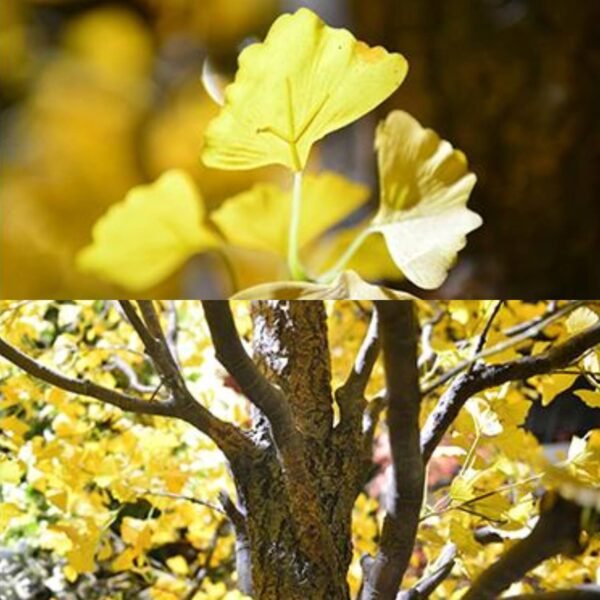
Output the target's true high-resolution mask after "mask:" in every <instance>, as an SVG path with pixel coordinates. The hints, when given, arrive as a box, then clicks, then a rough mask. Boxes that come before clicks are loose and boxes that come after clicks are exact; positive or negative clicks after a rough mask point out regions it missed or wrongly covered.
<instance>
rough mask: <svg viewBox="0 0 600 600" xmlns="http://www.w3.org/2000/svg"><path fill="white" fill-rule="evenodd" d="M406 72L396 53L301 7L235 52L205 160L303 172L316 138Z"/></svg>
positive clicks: (359, 111) (371, 102) (385, 92)
mask: <svg viewBox="0 0 600 600" xmlns="http://www.w3.org/2000/svg"><path fill="white" fill-rule="evenodd" d="M407 70H408V66H407V63H406V60H405V59H404V57H402V56H401V55H400V54H391V53H388V52H387V51H386V50H384V49H383V48H381V47H375V48H370V47H369V46H367V45H366V44H364V43H363V42H359V41H357V40H356V39H355V38H354V36H353V35H352V34H351V33H350V32H349V31H346V30H345V29H334V28H331V27H328V26H326V25H325V23H323V21H321V19H320V18H319V17H318V16H317V15H316V14H315V13H313V12H312V11H310V10H308V9H306V8H301V9H300V10H298V11H297V12H296V13H294V14H293V15H290V14H286V15H282V16H281V17H279V18H278V19H277V20H276V21H275V23H273V25H272V27H271V29H270V31H269V33H268V35H267V37H266V39H265V41H264V42H263V43H260V44H252V45H251V46H248V47H247V48H246V49H245V50H244V51H243V52H242V53H241V54H240V57H239V69H238V72H237V74H236V77H235V80H234V82H233V84H231V85H230V86H228V87H227V89H226V91H225V105H224V107H223V109H222V110H221V113H220V114H219V116H218V117H217V118H216V119H215V120H213V121H212V122H211V123H210V125H209V127H208V129H207V131H206V141H205V148H204V152H203V160H204V162H205V164H206V165H208V166H210V167H217V168H221V169H252V168H256V167H260V166H263V165H269V164H282V165H284V166H287V167H289V168H290V169H292V170H294V171H300V170H302V169H303V168H304V166H305V165H306V161H307V158H308V155H309V152H310V149H311V147H312V145H313V144H314V143H315V142H316V141H318V140H320V139H321V138H323V137H324V136H325V135H327V134H328V133H331V132H332V131H335V130H336V129H340V128H341V127H344V126H345V125H348V124H349V123H351V122H352V121H355V120H356V119H358V118H360V117H361V116H363V115H365V114H366V113H368V112H369V111H371V110H372V109H373V108H375V107H376V106H377V105H378V104H380V103H381V102H383V101H384V100H385V99H386V98H387V97H388V96H390V95H391V94H392V93H393V92H394V91H395V90H396V89H397V88H398V86H399V85H400V84H401V83H402V81H403V80H404V77H405V76H406V72H407Z"/></svg>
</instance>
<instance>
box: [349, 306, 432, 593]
mask: <svg viewBox="0 0 600 600" xmlns="http://www.w3.org/2000/svg"><path fill="white" fill-rule="evenodd" d="M376 310H377V311H378V313H379V319H380V332H381V337H382V347H383V360H384V367H385V377H386V386H387V400H388V408H387V425H388V432H389V437H390V449H391V454H392V466H391V469H392V478H391V482H390V486H389V490H387V491H386V495H387V500H388V502H387V504H388V506H387V511H386V515H385V518H384V521H383V527H382V532H381V541H380V545H379V550H378V552H377V554H376V556H375V558H374V559H372V560H366V561H363V565H364V567H363V568H364V581H363V587H362V590H361V594H360V599H361V600H375V599H377V600H393V599H394V598H395V597H396V595H397V593H398V588H399V587H400V583H401V581H402V577H403V575H404V573H405V571H406V568H407V567H408V563H409V560H410V556H411V554H412V551H413V548H414V542H415V537H416V534H417V527H418V524H419V512H420V510H421V504H422V501H423V488H424V481H425V471H424V468H423V461H422V457H421V450H420V446H419V408H420V401H421V393H420V390H419V372H418V367H417V339H418V323H417V319H416V315H415V307H414V304H413V303H412V302H378V303H377V304H376Z"/></svg>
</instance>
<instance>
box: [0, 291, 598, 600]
mask: <svg viewBox="0 0 600 600" xmlns="http://www.w3.org/2000/svg"><path fill="white" fill-rule="evenodd" d="M326 306H327V312H328V325H329V340H330V344H331V351H332V383H333V385H334V387H337V386H339V385H340V384H341V383H342V382H343V381H344V380H345V378H346V377H347V375H348V373H349V372H350V370H351V369H352V367H353V364H352V361H353V358H354V356H355V354H356V351H357V349H358V347H359V346H360V343H361V341H362V338H363V336H364V333H365V331H366V328H367V324H368V320H369V319H368V314H367V312H368V309H369V306H368V305H367V304H366V303H360V302H356V301H349V300H347V301H343V302H336V303H334V302H328V303H327V305H326ZM494 306H495V303H492V302H489V301H469V302H463V301H452V302H437V303H431V304H430V305H425V304H424V303H420V304H419V311H420V317H421V321H422V325H423V332H424V337H423V351H424V353H425V354H426V353H427V345H428V344H429V346H430V347H431V348H430V350H431V351H432V352H433V354H431V355H430V356H429V358H428V360H426V361H424V362H423V364H422V365H421V367H422V381H423V383H424V385H426V384H427V383H428V382H431V381H432V380H434V378H435V377H437V376H439V375H440V374H441V373H443V372H445V371H446V370H447V369H451V368H453V367H456V365H458V364H460V363H462V362H463V361H464V360H468V359H470V358H471V357H472V355H473V352H474V350H475V348H476V347H477V344H478V338H479V335H480V334H481V332H482V329H483V327H484V325H485V323H486V322H487V320H488V319H489V318H490V315H491V312H492V309H493V308H494ZM569 306H570V305H568V304H567V303H566V302H559V303H556V305H555V306H553V307H550V306H549V303H545V302H536V303H528V302H519V301H509V302H505V303H503V305H502V306H501V307H500V309H499V311H498V312H497V314H496V317H495V319H494V321H493V322H492V324H491V327H490V329H489V332H488V336H487V340H486V343H485V345H484V347H483V351H484V352H485V351H486V350H488V351H489V350H490V349H494V348H496V347H500V348H501V349H500V350H499V351H498V353H497V354H490V355H487V356H486V357H485V360H486V361H493V360H500V359H501V360H503V361H504V360H512V359H514V358H518V357H519V356H521V355H522V354H525V355H526V354H529V353H531V352H533V353H537V352H539V351H543V350H544V349H546V348H547V347H549V346H548V344H552V343H556V342H558V341H562V340H564V339H566V338H567V337H570V336H572V335H573V334H575V333H577V332H579V331H581V330H583V329H586V328H587V327H589V326H591V325H592V324H594V323H595V322H596V319H597V316H596V314H595V312H594V309H593V306H592V307H581V306H580V307H579V308H575V309H572V310H571V309H569V310H568V311H567V310H566V309H567V308H569ZM233 307H234V310H235V312H236V319H237V322H238V324H239V325H240V330H241V332H242V334H246V333H247V332H248V329H249V326H250V321H249V318H248V306H247V304H246V303H242V302H239V303H233ZM557 310H558V311H561V310H564V311H565V312H564V313H563V314H562V316H561V317H560V318H559V319H557V320H555V321H551V322H549V323H548V324H547V325H544V326H543V327H542V331H543V334H544V335H543V337H541V339H544V340H545V341H544V342H539V341H531V340H530V341H525V340H523V341H520V342H519V341H517V342H515V343H514V345H513V346H510V347H509V346H507V342H511V343H513V342H514V338H515V334H514V333H512V332H513V331H514V330H515V327H517V328H518V327H519V326H522V324H523V323H524V322H532V323H535V322H537V320H538V319H540V318H544V319H546V318H548V317H547V315H548V314H550V313H551V312H552V311H557ZM177 312H178V317H179V323H180V330H179V336H178V354H179V358H180V360H181V363H182V365H183V369H184V373H185V375H186V377H187V379H188V383H189V385H190V388H191V389H192V391H193V393H194V394H195V396H196V397H197V398H199V399H200V401H202V402H206V403H207V404H208V405H210V408H211V409H212V410H214V411H215V412H216V413H218V414H219V416H221V417H222V418H224V419H227V420H230V421H233V422H236V423H238V424H241V425H245V424H246V423H247V419H248V415H247V411H246V406H245V403H244V401H243V400H242V399H240V397H239V395H238V394H237V393H236V392H235V391H234V390H232V389H230V388H228V387H224V386H223V372H222V370H221V368H220V367H219V366H218V364H217V362H216V360H215V358H214V356H213V354H214V352H213V349H212V347H211V345H210V343H209V342H208V336H207V331H206V323H205V321H204V319H203V317H202V314H201V310H200V309H199V306H198V303H195V302H180V303H177ZM431 319H433V320H434V321H435V323H434V325H433V327H432V329H431V330H430V333H429V335H428V336H426V332H427V328H426V326H427V323H428V322H429V321H430V320H431ZM0 335H2V337H6V338H8V339H10V340H11V342H12V343H14V344H16V345H18V346H19V347H22V348H24V349H26V350H27V351H28V352H29V353H31V354H32V355H34V356H35V357H36V358H37V359H38V360H41V361H42V362H44V363H45V364H48V365H50V366H53V367H54V368H57V369H60V370H62V371H63V372H65V373H66V374H69V375H71V376H85V377H89V378H91V379H93V380H94V381H98V382H102V383H103V384H104V385H108V386H109V387H118V386H120V385H122V382H120V381H119V374H118V373H117V372H116V371H114V370H113V368H112V367H110V368H107V366H108V365H110V360H111V358H115V357H119V358H120V359H122V360H124V361H126V362H127V364H129V365H130V366H131V367H132V368H133V370H134V371H135V372H136V373H137V374H138V376H139V378H140V381H141V382H142V383H144V384H146V385H150V386H152V385H154V384H157V380H156V379H153V378H152V377H151V376H149V375H148V374H147V373H145V365H144V358H143V355H142V353H141V350H142V348H141V345H140V342H139V340H137V338H136V336H135V335H133V331H132V329H131V328H130V327H129V326H128V325H126V324H123V322H122V319H121V317H120V315H119V314H118V313H117V311H116V309H115V308H114V306H112V305H111V304H110V303H102V302H100V303H95V302H50V301H43V302H42V301H40V302H26V303H18V302H17V303H10V302H2V303H0ZM48 340H52V341H51V342H50V341H48ZM540 343H543V344H544V345H543V346H540ZM590 357H591V358H590ZM591 360H596V358H595V352H590V353H589V354H587V355H586V356H585V357H584V358H583V359H582V361H581V365H583V363H584V362H585V361H591ZM579 366H580V365H578V367H579ZM590 368H594V369H595V368H596V367H594V365H591V364H587V365H586V366H585V370H586V371H589V370H590ZM572 377H575V375H573V376H572ZM545 380H546V378H540V382H544V381H545ZM0 381H1V383H0V425H1V430H0V449H1V450H2V452H1V453H0V456H2V458H1V459H0V489H1V496H0V529H2V530H5V531H7V532H11V531H16V530H18V528H19V527H21V526H22V525H24V524H29V523H32V522H36V521H38V528H37V530H36V533H35V536H36V537H37V540H38V543H39V544H40V545H41V546H43V547H44V548H48V549H52V550H53V551H54V552H56V553H57V554H58V555H60V556H62V557H64V559H65V573H66V575H67V577H69V578H70V579H74V578H76V577H77V575H78V573H84V572H87V571H91V570H95V569H96V568H97V566H98V564H100V563H101V564H102V566H103V567H104V568H108V569H113V570H115V571H118V570H128V571H131V572H132V573H140V574H143V575H144V576H147V575H148V574H150V573H152V568H151V565H150V564H149V563H148V560H147V555H148V552H149V551H152V550H153V549H155V548H159V547H161V546H163V545H164V544H168V543H171V542H180V541H184V542H185V543H187V544H190V545H191V546H192V547H193V548H194V549H196V550H197V552H198V561H190V560H189V559H188V558H186V557H184V556H183V555H181V554H176V555H174V556H170V557H169V558H168V559H167V561H166V563H165V571H161V572H160V573H159V574H157V575H156V574H154V575H153V576H154V577H155V580H154V584H153V587H152V595H153V597H154V598H156V599H158V600H177V599H178V598H180V597H182V595H183V594H184V593H186V591H187V590H188V588H189V577H190V574H191V573H193V572H194V569H195V568H196V566H197V564H198V563H199V562H202V560H204V558H205V556H206V549H207V548H208V547H210V545H211V544H212V542H213V539H214V535H215V530H216V528H217V526H218V525H219V523H220V519H221V518H222V517H221V516H219V515H218V514H215V512H214V511H212V510H211V509H209V508H207V507H205V506H201V505H198V504H195V503H191V502H188V501H186V500H183V499H176V498H172V497H168V496H167V497H165V496H161V495H155V494H153V492H154V493H156V494H160V493H168V494H175V495H185V496H193V497H195V498H198V499H202V500H206V501H209V502H215V503H216V496H217V493H218V491H219V490H220V489H221V488H223V487H229V486H230V482H229V480H228V476H227V474H226V470H225V467H224V464H223V461H222V458H221V457H220V455H219V454H218V453H217V451H216V449H215V448H214V447H213V446H212V445H210V444H208V443H207V442H206V440H205V439H203V438H202V437H201V436H200V435H199V434H197V432H196V431H195V430H193V429H192V428H190V427H189V426H187V425H183V424H179V423H176V422H171V421H169V420H166V419H161V418H158V417H147V416H146V417H132V416H129V415H125V414H123V413H122V412H121V411H119V410H117V409H114V408H111V407H107V406H105V405H102V404H100V403H99V402H96V401H91V400H86V399H82V398H77V397H74V396H72V395H70V394H67V393H64V392H61V391H60V390H56V389H53V388H49V387H45V386H42V385H40V384H39V383H38V382H36V381H35V380H32V379H31V378H29V377H27V376H24V375H22V374H20V373H18V372H17V371H16V370H15V369H13V368H11V367H10V366H9V365H7V364H6V363H2V364H1V365H0ZM382 385H383V377H382V369H381V365H380V364H377V365H376V367H375V372H374V377H373V381H372V382H371V384H370V387H369V389H368V391H367V396H368V397H373V396H375V395H377V394H378V393H379V392H380V389H381V386H382ZM536 385H538V383H537V382H536ZM539 385H542V383H540V384H539ZM442 389H443V386H442V387H441V388H440V390H439V391H436V392H435V393H433V394H432V396H433V397H434V398H435V397H437V396H438V394H439V393H440V392H441V390H442ZM541 398H542V396H541V394H540V393H539V392H537V391H535V390H533V389H532V388H531V387H530V386H524V385H521V384H516V383H514V384H513V383H509V384H505V385H503V386H500V387H498V388H495V389H492V390H487V391H485V392H483V393H481V394H478V395H477V396H475V397H474V398H472V399H471V400H470V401H469V402H468V403H467V405H466V407H465V410H463V411H461V413H460V415H459V417H458V418H457V420H456V421H455V423H454V425H453V427H452V428H451V430H450V431H449V434H448V436H447V437H446V439H445V440H444V443H443V444H442V445H441V446H440V448H439V452H438V453H436V455H435V456H434V459H433V460H434V461H435V460H438V459H441V458H442V457H450V458H451V459H452V460H455V461H456V464H457V471H456V472H455V473H452V479H451V481H448V483H447V485H446V484H443V485H442V487H439V489H437V490H436V491H435V492H430V493H429V494H428V497H427V503H426V505H425V507H424V510H423V514H422V521H421V525H420V528H419V534H418V545H419V551H418V552H417V553H415V556H414V557H413V561H412V563H411V565H412V570H411V571H410V572H409V575H408V579H407V581H413V580H414V579H416V578H417V576H418V573H419V570H420V569H421V568H422V561H423V560H424V559H423V555H424V558H425V559H427V560H428V561H429V562H431V561H434V560H435V559H436V558H437V556H438V555H439V552H440V550H441V548H442V547H443V546H444V544H445V543H447V542H448V540H451V541H453V542H454V543H455V544H456V545H457V547H458V549H459V559H458V561H457V566H456V567H455V569H454V571H453V575H452V577H450V578H449V579H448V580H447V581H446V582H444V584H443V585H442V586H441V587H440V589H439V591H438V592H437V597H438V598H451V599H454V598H456V599H458V598H459V597H460V594H461V593H462V592H463V590H464V585H465V581H466V580H467V579H472V578H473V577H475V576H476V575H477V574H478V573H479V572H481V571H482V570H483V569H484V568H486V567H487V566H489V564H491V563H492V562H494V561H495V560H496V559H497V557H498V556H499V554H500V553H501V552H503V551H504V549H505V547H506V546H507V545H510V544H511V543H513V541H514V540H516V539H519V538H520V537H522V536H524V535H526V534H527V533H528V531H530V529H531V527H532V526H533V524H534V522H535V516H536V514H537V504H536V501H535V500H534V498H535V496H536V494H537V493H538V492H539V490H540V489H541V488H542V487H551V488H553V489H557V490H558V491H559V492H560V493H561V494H563V495H565V496H566V497H569V498H572V499H573V500H575V501H577V502H580V503H581V504H582V505H584V506H586V507H588V508H590V509H594V508H597V507H598V501H599V497H598V493H597V482H598V480H599V479H600V472H599V471H598V465H599V464H600V437H599V435H598V434H599V432H598V431H597V430H596V431H593V432H591V433H589V434H588V435H587V436H585V437H583V438H577V437H576V438H574V439H573V440H572V442H571V446H570V448H569V450H568V453H567V454H566V455H565V457H564V458H565V460H564V461H561V462H560V463H559V464H554V465H552V464H549V462H548V460H546V459H545V458H544V456H543V452H542V448H541V446H540V445H539V444H538V443H537V441H536V440H535V438H534V437H533V436H532V435H530V434H529V433H527V432H526V431H525V430H524V429H523V424H524V422H525V419H526V417H527V414H528V412H529V409H530V407H531V406H532V403H533V402H537V401H540V400H541ZM430 409H431V402H427V403H425V406H424V408H423V418H425V417H426V415H427V413H428V412H429V410H430ZM438 485H439V482H438ZM594 486H595V487H596V489H594ZM31 493H34V494H35V496H37V497H42V498H43V499H44V504H40V503H39V502H33V501H32V500H31V499H30V498H29V496H28V495H27V494H29V495H31ZM140 499H144V500H146V501H147V502H148V503H149V504H150V505H151V507H152V508H151V509H150V510H149V511H147V512H145V513H144V514H135V515H131V514H127V513H124V514H121V510H122V509H123V507H126V506H129V505H131V504H132V503H135V502H136V501H138V500H140ZM381 516H382V510H381V505H380V501H379V499H376V498H373V497H369V496H368V495H366V494H361V495H360V496H359V498H358V500H357V502H356V505H355V507H354V513H353V523H352V536H353V546H354V555H353V561H352V565H351V568H350V571H349V574H348V577H349V582H350V585H351V587H352V590H354V591H356V589H357V587H358V585H359V583H360V578H361V570H360V556H361V555H362V554H363V553H364V552H368V553H373V551H374V550H375V548H376V543H377V540H378V536H379V531H380V524H381V523H380V519H381ZM40 517H43V518H40ZM482 525H485V526H488V527H490V528H491V529H492V530H493V531H494V532H496V533H497V534H498V535H500V536H501V537H502V538H503V539H505V540H506V542H505V544H490V545H486V546H484V545H481V544H479V543H478V542H477V541H476V540H475V538H474V535H473V532H474V530H475V529H476V528H477V527H480V526H482ZM30 535H31V534H30ZM597 549H598V542H597V537H592V538H591V539H590V542H589V546H588V548H587V549H586V551H585V553H584V554H583V555H582V556H580V557H578V558H577V559H571V558H565V557H563V558H561V559H556V560H552V561H549V562H547V563H545V564H543V565H541V566H540V567H539V568H538V569H536V570H535V572H534V573H533V576H534V577H535V578H536V581H539V582H541V583H543V585H544V586H545V587H546V588H548V589H553V588H557V587H565V584H573V585H575V584H578V583H580V582H582V581H584V580H585V579H586V577H589V576H590V573H592V572H593V566H594V564H595V563H594V561H595V558H594V552H595V551H597ZM232 554H233V539H232V536H231V535H224V536H222V537H219V539H218V542H217V544H216V546H215V548H214V551H213V553H212V558H211V561H210V566H211V567H214V568H215V569H216V568H217V567H219V565H221V567H219V568H220V571H219V572H221V573H223V572H228V570H230V569H231V568H232V565H231V557H232ZM231 584H232V580H228V581H227V582H226V581H223V580H220V579H216V578H214V579H212V580H211V578H210V577H207V578H206V580H205V581H204V582H203V587H202V588H201V589H200V590H199V591H198V592H197V598H198V599H213V598H214V599H215V600H217V599H220V598H226V599H230V600H237V599H238V598H241V595H239V594H237V592H233V591H231V589H230V588H231ZM527 589H528V588H527V586H525V587H523V590H524V591H527ZM513 591H515V590H513Z"/></svg>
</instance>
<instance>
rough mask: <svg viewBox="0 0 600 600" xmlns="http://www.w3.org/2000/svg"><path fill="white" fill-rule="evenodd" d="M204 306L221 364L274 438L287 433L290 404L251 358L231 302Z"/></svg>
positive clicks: (289, 421)
mask: <svg viewBox="0 0 600 600" xmlns="http://www.w3.org/2000/svg"><path fill="white" fill-rule="evenodd" d="M202 306H203V308H204V315H205V317H206V321H207V323H208V328H209V330H210V335H211V337H212V340H213V344H214V347H215V354H216V356H217V359H218V361H219V362H220V363H221V364H222V365H223V366H224V367H225V369H226V370H227V372H228V373H229V374H230V375H231V376H232V377H233V378H234V379H235V381H236V383H237V384H238V385H239V386H240V389H241V390H242V392H243V393H244V395H245V396H246V397H247V398H248V399H249V400H250V402H252V404H254V405H255V406H256V407H257V408H259V409H260V410H261V411H262V412H263V413H264V414H265V416H266V417H267V419H268V420H269V423H270V425H271V428H272V429H273V433H274V435H275V436H277V435H278V433H283V430H284V429H288V428H289V427H290V426H292V422H291V413H290V410H289V406H288V404H287V401H286V399H285V397H284V396H283V394H282V393H281V391H280V390H278V389H277V388H276V387H275V386H273V385H271V383H270V382H269V381H268V380H267V379H266V377H264V375H263V374H262V373H261V372H260V371H259V369H258V367H257V366H256V364H255V363H254V361H253V360H252V359H251V358H250V356H248V353H247V352H246V350H245V349H244V346H243V345H242V342H241V340H240V337H239V335H238V332H237V329H236V327H235V323H234V320H233V315H232V314H231V308H230V307H229V302H227V301H226V300H210V301H203V302H202Z"/></svg>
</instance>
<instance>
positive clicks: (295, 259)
mask: <svg viewBox="0 0 600 600" xmlns="http://www.w3.org/2000/svg"><path fill="white" fill-rule="evenodd" d="M301 210H302V171H296V172H295V173H294V188H293V192H292V215H291V219H290V228H289V235H288V267H289V269H290V274H291V276H292V278H293V279H296V280H299V281H305V280H306V279H307V277H306V272H305V271H304V268H303V267H302V263H301V262H300V252H299V248H298V245H299V244H298V233H299V230H300V215H301Z"/></svg>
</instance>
